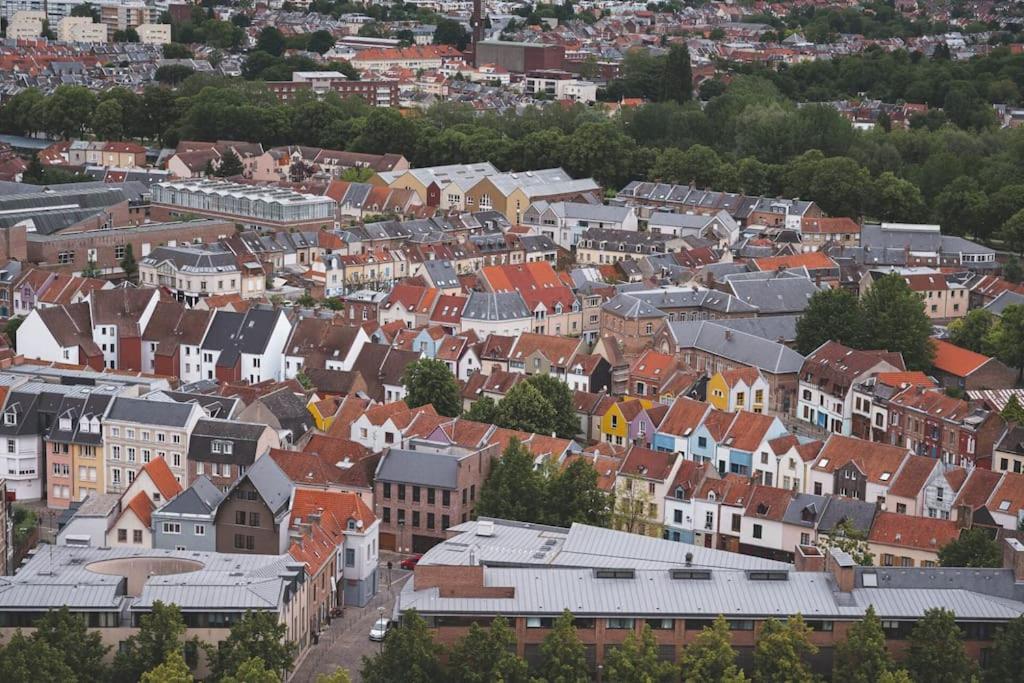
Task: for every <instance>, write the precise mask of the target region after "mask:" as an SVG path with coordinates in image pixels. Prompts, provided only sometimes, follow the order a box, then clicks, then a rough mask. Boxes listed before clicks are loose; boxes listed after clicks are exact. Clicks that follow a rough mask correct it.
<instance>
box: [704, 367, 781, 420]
mask: <svg viewBox="0 0 1024 683" xmlns="http://www.w3.org/2000/svg"><path fill="white" fill-rule="evenodd" d="M705 395H706V396H707V400H708V403H710V404H711V405H713V406H714V407H715V408H718V409H719V410H725V411H728V412H736V411H740V410H749V411H751V412H753V413H763V412H765V410H766V409H767V408H768V406H769V405H770V404H771V387H770V386H769V385H768V381H767V380H766V379H765V378H764V376H763V375H762V374H761V371H760V370H758V369H757V368H754V367H743V368H735V369H733V370H723V371H721V372H716V373H715V374H714V375H712V376H711V377H709V378H708V381H707V385H706V388H705Z"/></svg>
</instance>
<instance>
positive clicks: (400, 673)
mask: <svg viewBox="0 0 1024 683" xmlns="http://www.w3.org/2000/svg"><path fill="white" fill-rule="evenodd" d="M440 653H441V647H440V646H439V645H438V644H437V643H435V642H434V636H433V635H432V634H431V632H430V629H428V628H427V622H425V621H424V620H423V617H421V616H420V615H419V614H418V613H417V612H416V610H407V611H406V612H405V613H403V614H402V625H401V626H400V627H399V628H395V629H392V630H390V631H388V634H387V636H386V637H385V638H384V647H383V650H382V651H381V652H380V653H378V654H375V655H373V656H371V657H367V656H364V657H363V669H362V676H363V681H364V683H393V682H394V681H408V682H409V683H434V681H441V680H444V675H443V672H442V668H441V660H440Z"/></svg>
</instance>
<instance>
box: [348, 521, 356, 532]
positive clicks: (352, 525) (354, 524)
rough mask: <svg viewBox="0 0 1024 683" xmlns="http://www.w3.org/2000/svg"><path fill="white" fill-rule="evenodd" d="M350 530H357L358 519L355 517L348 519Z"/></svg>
mask: <svg viewBox="0 0 1024 683" xmlns="http://www.w3.org/2000/svg"><path fill="white" fill-rule="evenodd" d="M348 530H349V531H355V530H356V520H354V519H350V520H348Z"/></svg>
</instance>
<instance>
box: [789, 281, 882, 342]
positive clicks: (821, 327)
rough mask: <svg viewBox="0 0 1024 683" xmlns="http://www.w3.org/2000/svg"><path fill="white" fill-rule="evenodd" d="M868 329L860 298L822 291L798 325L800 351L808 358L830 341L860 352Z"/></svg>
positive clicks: (832, 290)
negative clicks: (865, 331) (866, 328)
mask: <svg viewBox="0 0 1024 683" xmlns="http://www.w3.org/2000/svg"><path fill="white" fill-rule="evenodd" d="M864 327H865V323H864V311H863V309H861V306H860V302H859V301H858V300H857V297H856V296H854V295H853V294H851V293H850V292H849V291H847V290H845V289H842V288H836V289H824V290H820V291H817V292H815V293H814V295H813V296H812V297H811V300H810V301H809V302H808V304H807V310H805V311H804V314H803V315H802V316H800V319H799V320H798V321H797V323H796V348H797V350H798V351H799V352H800V353H802V354H803V355H805V356H806V355H808V354H810V353H811V352H812V351H814V350H815V349H816V348H818V347H819V346H821V345H822V344H824V343H825V342H827V341H830V340H831V341H837V342H839V343H840V344H846V345H847V346H851V347H853V348H860V347H861V344H862V343H863V341H864Z"/></svg>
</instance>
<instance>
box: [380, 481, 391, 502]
mask: <svg viewBox="0 0 1024 683" xmlns="http://www.w3.org/2000/svg"><path fill="white" fill-rule="evenodd" d="M382 488H383V489H384V497H385V498H387V499H390V498H391V484H390V483H388V482H385V483H384V485H383V487H382Z"/></svg>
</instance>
